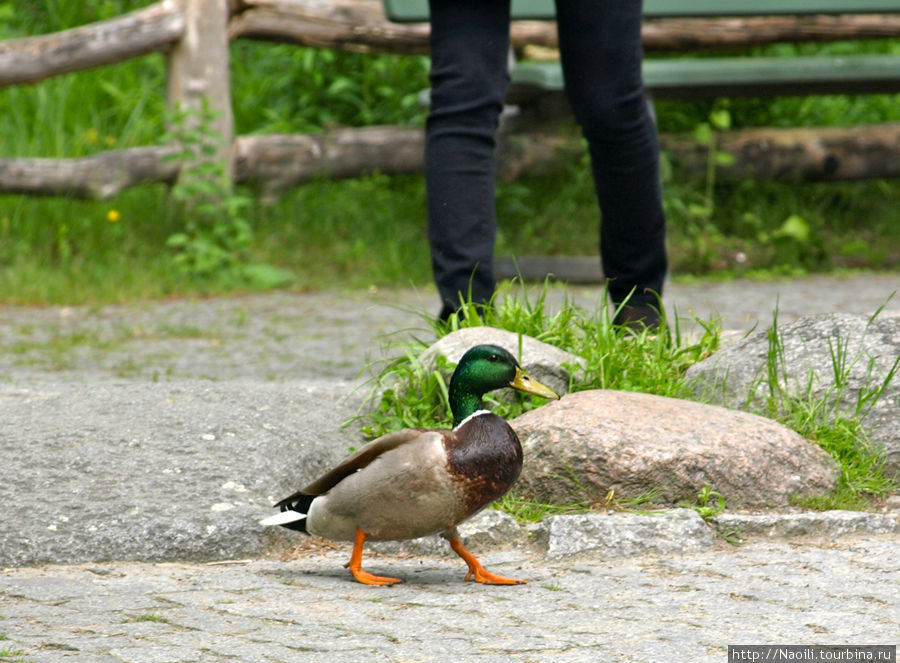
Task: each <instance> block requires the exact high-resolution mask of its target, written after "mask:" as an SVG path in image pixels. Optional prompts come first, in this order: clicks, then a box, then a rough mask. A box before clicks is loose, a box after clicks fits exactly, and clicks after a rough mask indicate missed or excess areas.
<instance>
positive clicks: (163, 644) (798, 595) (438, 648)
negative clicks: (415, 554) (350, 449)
mask: <svg viewBox="0 0 900 663" xmlns="http://www.w3.org/2000/svg"><path fill="white" fill-rule="evenodd" d="M723 545H724V546H726V547H725V548H723V549H721V550H718V551H715V552H710V553H703V554H692V555H678V556H672V555H668V556H663V557H648V556H642V557H636V558H629V559H618V560H604V559H582V560H578V561H569V562H567V563H564V564H561V563H547V562H543V561H541V560H535V559H532V558H529V557H521V556H518V555H516V554H510V553H502V554H497V555H493V556H490V555H489V556H488V557H487V558H486V560H485V561H486V562H487V563H488V564H490V566H489V568H492V569H494V570H497V571H499V572H501V573H504V574H507V575H514V576H518V577H520V578H523V579H526V580H528V581H529V582H528V584H527V585H519V586H511V587H510V586H508V587H489V586H480V585H476V584H475V583H471V582H468V583H467V582H463V580H462V578H463V570H464V567H463V565H462V564H461V563H460V562H459V561H458V560H457V561H454V562H450V561H444V560H435V559H430V558H426V559H398V558H396V557H391V558H387V557H376V556H370V557H369V559H368V564H367V567H368V568H369V569H371V570H372V571H373V572H377V573H390V574H395V575H398V576H400V577H402V578H404V579H405V582H404V583H403V584H400V585H396V586H394V587H386V588H385V587H365V586H362V585H359V584H356V583H354V582H352V581H351V579H350V576H349V573H348V572H347V571H346V570H345V569H343V568H342V567H341V564H342V562H343V561H344V560H345V555H335V554H333V553H329V554H317V555H315V556H312V557H301V558H299V559H296V560H294V561H290V562H277V561H250V562H248V563H245V564H233V565H216V566H208V565H202V564H194V565H185V564H128V563H112V564H94V565H88V566H69V567H44V568H25V569H11V570H7V571H4V572H3V573H2V574H0V596H2V600H0V606H2V607H0V616H2V619H0V633H2V634H4V636H5V638H6V639H5V640H2V641H0V652H6V656H9V657H10V658H11V659H12V660H24V661H47V662H56V661H60V662H61V661H91V662H94V661H96V662H98V663H102V662H106V661H108V662H110V663H113V662H116V663H122V662H127V663H164V662H169V661H177V662H188V661H202V662H206V661H209V662H219V661H273V662H274V661H279V662H284V663H290V662H292V661H296V662H307V661H308V662H310V663H319V662H321V661H328V660H339V661H342V662H343V663H372V662H374V661H385V662H388V661H389V662H401V661H403V662H406V661H409V662H412V661H417V662H418V661H422V662H424V661H439V662H447V663H456V662H469V661H471V662H473V663H505V662H506V661H522V662H529V663H576V662H578V663H582V662H583V663H594V662H596V661H610V662H623V663H624V662H629V663H632V662H633V663H638V662H640V663H645V662H652V661H689V662H694V663H703V662H710V663H713V662H715V663H724V662H725V661H726V660H727V656H726V652H727V646H728V645H729V644H775V643H778V644H889V645H890V644H896V643H897V641H898V639H900V637H898V636H900V574H898V573H897V569H898V568H900V545H898V542H897V539H896V538H895V539H877V538H867V539H857V540H852V541H841V542H839V543H836V544H831V545H826V546H811V545H796V544H791V543H768V542H763V543H755V544H749V545H746V546H743V547H739V548H733V547H730V546H727V544H723ZM0 660H10V659H6V658H4V659H0Z"/></svg>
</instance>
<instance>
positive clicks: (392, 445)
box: [279, 428, 425, 504]
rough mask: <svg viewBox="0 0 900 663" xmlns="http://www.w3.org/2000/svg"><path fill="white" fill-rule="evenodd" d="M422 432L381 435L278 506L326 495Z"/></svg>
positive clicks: (417, 429)
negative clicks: (345, 479) (313, 496)
mask: <svg viewBox="0 0 900 663" xmlns="http://www.w3.org/2000/svg"><path fill="white" fill-rule="evenodd" d="M423 432H425V431H424V430H423V429H421V428H405V429H403V430H399V431H396V432H394V433H388V434H387V435H382V436H381V437H379V438H376V439H374V440H372V441H371V442H369V443H368V444H366V445H365V446H363V447H362V448H360V449H357V450H356V452H354V453H352V454H351V455H349V456H347V458H345V459H344V460H343V461H342V462H341V464H340V465H338V466H337V467H335V468H334V469H332V470H330V471H328V472H326V473H325V474H323V475H322V476H320V477H319V478H318V479H316V480H315V481H313V482H312V483H311V484H309V485H308V486H306V487H305V488H303V489H302V490H300V491H298V492H296V493H294V495H291V496H290V497H286V498H285V499H283V500H281V502H279V504H282V503H289V502H293V501H295V500H296V499H297V498H298V497H299V496H300V495H322V494H323V493H327V492H328V491H329V490H331V489H332V488H333V487H334V486H336V485H337V484H339V483H340V482H341V480H343V479H344V477H347V476H349V475H351V474H353V473H354V472H356V471H357V470H361V469H362V468H364V467H365V466H366V465H368V464H369V463H371V462H372V461H373V460H375V459H376V458H378V457H379V456H381V455H382V454H384V453H387V452H388V451H390V450H391V449H396V448H397V447H400V446H403V445H404V444H409V443H410V442H412V441H413V440H415V439H417V438H418V437H419V436H420V435H422V433H423Z"/></svg>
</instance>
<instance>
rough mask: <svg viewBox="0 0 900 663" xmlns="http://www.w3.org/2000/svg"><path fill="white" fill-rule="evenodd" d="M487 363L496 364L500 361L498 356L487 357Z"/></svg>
mask: <svg viewBox="0 0 900 663" xmlns="http://www.w3.org/2000/svg"><path fill="white" fill-rule="evenodd" d="M488 361H493V362H495V363H496V362H498V361H500V355H488Z"/></svg>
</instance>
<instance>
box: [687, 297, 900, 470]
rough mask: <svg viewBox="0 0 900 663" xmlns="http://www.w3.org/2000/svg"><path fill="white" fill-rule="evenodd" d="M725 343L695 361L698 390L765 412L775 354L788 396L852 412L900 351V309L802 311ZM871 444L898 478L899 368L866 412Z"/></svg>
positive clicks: (886, 373) (723, 401) (692, 370)
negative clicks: (880, 312) (876, 314)
mask: <svg viewBox="0 0 900 663" xmlns="http://www.w3.org/2000/svg"><path fill="white" fill-rule="evenodd" d="M776 336H777V339H778V342H777V343H775V342H774V338H770V334H769V332H768V331H767V330H763V331H758V332H756V333H754V334H752V335H750V336H748V337H747V338H745V339H743V340H740V341H737V342H735V343H732V344H730V345H727V346H726V347H725V348H724V349H722V350H720V351H719V352H717V353H716V354H714V355H713V356H711V357H709V358H708V359H706V360H705V361H702V362H699V363H697V364H695V365H694V366H691V367H690V369H688V372H687V378H688V379H689V380H691V381H692V382H693V384H694V389H695V390H696V391H697V393H698V394H704V395H705V396H706V397H707V398H711V399H712V400H713V401H714V402H717V403H721V404H723V405H726V406H728V407H733V408H746V409H752V410H753V409H755V410H758V411H762V410H763V409H764V407H765V403H766V398H767V396H768V394H769V386H770V380H769V368H768V367H769V363H770V357H772V356H775V357H776V358H777V361H776V362H775V364H774V365H775V367H776V369H777V371H776V374H777V376H778V378H777V383H778V388H780V389H783V390H784V391H785V393H786V394H787V395H788V396H789V397H794V398H799V399H802V400H804V401H806V400H812V401H822V400H824V401H826V402H828V403H829V404H830V407H829V408H827V409H826V411H831V412H833V411H834V409H835V408H834V404H835V402H836V400H837V397H838V396H840V401H841V408H840V409H841V411H843V412H844V413H845V414H847V413H849V414H852V413H853V411H854V410H855V408H856V407H857V404H858V403H859V401H860V399H861V398H865V395H866V394H867V393H870V392H871V391H872V389H873V388H876V387H878V386H879V385H881V384H883V383H884V382H885V380H886V379H887V378H888V377H889V375H890V372H891V371H892V370H893V369H894V368H895V367H896V362H897V361H898V357H900V316H888V317H880V318H876V319H875V320H870V319H869V318H867V317H865V316H861V315H850V314H843V313H838V314H825V315H811V316H806V317H803V318H800V319H799V320H797V321H795V322H792V323H790V324H787V325H784V326H783V327H780V328H779V329H778V330H777V335H776ZM863 426H864V429H865V430H866V432H867V433H868V435H869V438H870V439H871V441H872V443H873V444H874V445H876V448H879V449H880V450H882V451H883V453H884V457H885V469H886V470H887V471H888V473H890V474H893V475H894V476H895V477H898V478H900V372H898V373H896V374H895V375H894V376H893V379H892V380H891V381H890V382H889V384H888V387H887V389H886V390H885V392H884V394H883V395H882V396H881V398H880V399H879V400H878V401H877V402H876V403H875V405H874V406H872V407H871V410H869V411H868V413H867V414H866V416H865V417H864V419H863Z"/></svg>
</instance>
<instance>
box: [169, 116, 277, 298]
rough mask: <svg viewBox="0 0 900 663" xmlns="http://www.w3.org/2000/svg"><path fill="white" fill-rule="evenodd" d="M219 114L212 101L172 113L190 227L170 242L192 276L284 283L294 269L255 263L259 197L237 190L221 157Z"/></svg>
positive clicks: (179, 194)
mask: <svg viewBox="0 0 900 663" xmlns="http://www.w3.org/2000/svg"><path fill="white" fill-rule="evenodd" d="M216 115H217V112H216V111H214V110H213V109H211V108H210V106H209V104H208V102H207V101H206V100H204V103H203V107H202V110H200V111H199V112H198V111H192V110H187V109H183V108H179V109H177V110H175V112H174V113H173V114H172V118H171V121H170V126H171V129H170V131H169V133H167V134H166V135H165V137H164V139H165V140H166V141H167V142H170V143H173V144H175V145H177V146H178V151H177V152H176V153H175V154H173V155H172V157H171V158H172V159H174V160H177V161H179V162H180V163H181V172H180V174H179V178H178V182H177V183H176V184H175V186H174V187H172V198H173V200H174V201H175V203H176V205H177V215H178V217H179V218H181V219H183V222H184V229H183V230H182V231H181V232H177V233H174V234H172V235H170V236H169V238H168V240H166V245H167V246H169V247H170V248H172V249H174V251H175V265H176V266H177V267H178V269H180V270H181V272H182V273H183V274H185V275H186V276H188V277H190V278H192V279H196V280H209V279H213V278H223V277H224V278H227V279H231V280H234V281H237V282H248V281H249V282H256V284H257V285H262V286H270V287H277V286H279V285H283V284H284V283H286V282H287V281H289V280H290V278H291V277H290V274H289V273H287V272H285V271H283V270H280V269H277V268H275V267H272V266H269V265H263V264H253V263H251V262H250V249H251V247H252V244H253V228H252V227H251V225H250V223H249V222H248V220H247V218H246V211H247V210H248V208H250V206H251V205H252V204H253V199H252V198H250V197H249V196H244V195H240V194H238V193H237V192H235V190H234V188H233V186H232V184H231V181H230V180H229V178H228V174H227V170H226V164H225V163H224V162H223V161H222V160H221V159H219V158H217V155H218V154H219V152H220V148H221V145H222V136H220V135H219V134H218V133H217V132H216V131H215V129H214V128H213V126H212V122H213V120H214V119H215V117H216Z"/></svg>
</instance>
